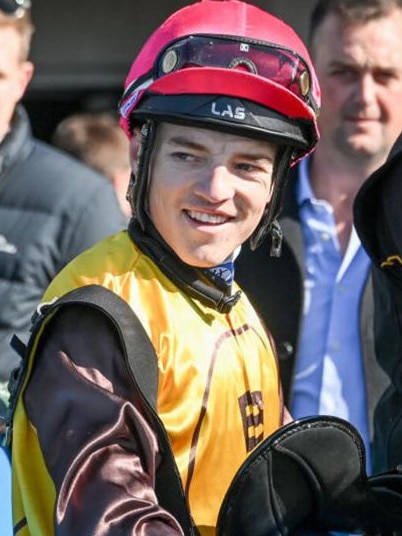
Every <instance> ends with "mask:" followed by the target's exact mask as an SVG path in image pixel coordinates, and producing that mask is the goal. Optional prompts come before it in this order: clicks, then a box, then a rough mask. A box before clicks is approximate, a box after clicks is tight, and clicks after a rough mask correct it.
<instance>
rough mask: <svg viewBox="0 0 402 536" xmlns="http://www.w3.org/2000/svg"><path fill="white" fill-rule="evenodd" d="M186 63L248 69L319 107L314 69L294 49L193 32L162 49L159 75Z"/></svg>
mask: <svg viewBox="0 0 402 536" xmlns="http://www.w3.org/2000/svg"><path fill="white" fill-rule="evenodd" d="M186 67H223V68H225V69H244V70H246V71H249V72H251V73H253V74H256V75H259V76H262V77H263V78H266V79H268V80H272V81H273V82H275V83H277V84H279V85H281V86H283V87H285V88H286V89H288V90H289V91H291V92H292V93H293V94H294V95H296V96H297V97H298V98H300V99H301V100H303V101H304V102H305V103H306V104H307V105H309V106H310V107H311V108H313V110H314V111H315V112H317V111H318V105H317V103H316V102H315V99H314V97H313V94H312V77H311V73H310V69H309V67H308V65H307V64H306V62H305V61H304V60H303V59H302V58H301V57H300V56H299V55H298V54H297V53H296V52H294V51H292V50H289V49H286V48H281V47H277V46H275V45H273V44H269V43H261V42H254V41H250V40H247V39H242V40H238V39H236V38H231V37H228V38H225V37H215V36H198V35H196V36H189V37H186V38H184V39H180V40H178V41H176V42H175V43H173V44H172V45H170V46H169V47H168V48H167V49H165V50H164V51H163V52H162V54H161V55H160V56H159V58H158V60H157V77H158V78H159V77H160V76H163V75H165V74H169V73H171V72H174V71H178V70H180V69H183V68H186Z"/></svg>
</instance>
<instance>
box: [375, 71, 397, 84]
mask: <svg viewBox="0 0 402 536" xmlns="http://www.w3.org/2000/svg"><path fill="white" fill-rule="evenodd" d="M374 78H375V80H376V82H378V83H379V84H382V85H387V84H389V83H390V82H391V81H392V80H396V79H397V78H398V75H397V73H396V72H394V71H386V70H384V71H377V72H375V73H374Z"/></svg>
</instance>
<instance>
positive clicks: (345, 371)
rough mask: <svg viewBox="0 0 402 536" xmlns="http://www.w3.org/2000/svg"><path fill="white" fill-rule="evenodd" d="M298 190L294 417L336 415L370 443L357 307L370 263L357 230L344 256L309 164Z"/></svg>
mask: <svg viewBox="0 0 402 536" xmlns="http://www.w3.org/2000/svg"><path fill="white" fill-rule="evenodd" d="M307 162H308V161H307V159H304V160H303V161H302V162H301V164H300V166H299V170H300V171H299V177H298V186H297V188H298V189H297V195H298V203H299V210H300V217H301V222H302V227H303V236H304V246H305V276H304V311H303V325H302V333H301V342H300V345H299V351H298V355H297V360H296V374H295V378H294V384H293V396H292V406H291V410H292V414H293V416H294V417H295V418H300V417H304V416H308V415H317V414H321V415H335V416H338V417H341V418H344V419H346V420H348V421H349V422H351V423H352V424H353V425H354V426H355V427H356V428H357V429H358V430H359V432H360V434H361V435H362V437H363V440H364V442H365V445H366V450H367V458H368V461H367V466H368V467H370V439H369V423H368V409H367V399H366V386H365V377H364V368H363V357H362V351H361V345H360V328H359V319H360V314H359V304H360V299H361V295H362V291H363V287H364V284H365V282H366V279H367V277H368V273H369V269H370V261H369V258H368V256H367V254H366V253H365V251H364V249H363V248H362V246H361V244H360V241H359V238H358V236H357V234H356V231H355V229H354V227H353V230H352V234H351V237H350V240H349V244H348V247H347V250H346V252H345V255H344V256H342V253H341V251H340V246H339V242H338V238H337V234H336V225H335V220H334V215H333V210H332V207H331V206H330V205H329V203H327V202H326V201H323V200H318V199H316V198H315V197H314V194H313V192H312V189H311V186H310V182H309V177H308V163H307Z"/></svg>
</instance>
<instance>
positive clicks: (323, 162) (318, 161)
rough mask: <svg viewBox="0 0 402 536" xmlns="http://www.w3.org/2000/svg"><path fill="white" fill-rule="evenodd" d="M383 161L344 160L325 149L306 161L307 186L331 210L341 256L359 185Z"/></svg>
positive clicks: (350, 226)
mask: <svg viewBox="0 0 402 536" xmlns="http://www.w3.org/2000/svg"><path fill="white" fill-rule="evenodd" d="M383 161H384V160H381V161H379V160H378V159H376V161H375V162H374V161H373V159H368V158H361V159H359V158H353V159H352V158H348V157H347V156H345V155H341V154H334V153H333V152H331V151H330V150H327V149H326V148H325V147H319V148H317V151H316V152H315V153H314V156H313V157H312V158H311V160H310V167H309V173H310V182H311V187H312V189H313V192H314V195H315V196H316V198H317V199H323V200H325V201H327V203H329V204H330V205H331V206H332V209H333V212H334V218H335V223H336V228H337V234H338V240H339V244H340V248H341V251H342V253H344V252H345V251H346V248H347V245H348V243H349V239H350V234H351V231H352V226H353V203H354V200H355V197H356V195H357V192H358V191H359V190H360V188H361V186H362V184H363V182H364V181H365V180H366V179H367V178H368V177H369V176H370V175H371V173H373V172H374V171H375V170H376V169H377V168H378V167H379V166H380V165H381V164H382V163H383Z"/></svg>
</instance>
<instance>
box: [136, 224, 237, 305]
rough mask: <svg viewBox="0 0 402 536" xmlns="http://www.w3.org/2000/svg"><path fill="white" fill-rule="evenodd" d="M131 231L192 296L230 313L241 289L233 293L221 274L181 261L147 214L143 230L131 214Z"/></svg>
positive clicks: (174, 279)
mask: <svg viewBox="0 0 402 536" xmlns="http://www.w3.org/2000/svg"><path fill="white" fill-rule="evenodd" d="M128 232H129V235H130V236H131V238H132V239H133V241H134V242H135V243H136V244H137V246H138V247H139V248H140V250H141V251H143V252H144V253H146V255H148V256H149V257H150V258H151V259H152V260H153V261H154V262H155V264H156V265H157V266H158V268H160V269H161V270H162V272H163V273H164V274H165V275H167V276H168V277H169V279H171V280H172V281H173V282H174V283H175V284H176V285H177V286H178V287H179V288H180V289H181V290H183V291H184V292H185V293H186V294H188V295H189V296H190V297H192V298H195V299H198V300H199V301H201V302H202V303H204V304H205V305H207V306H208V307H212V308H213V309H215V310H217V311H218V312H219V313H225V314H226V313H230V311H231V309H232V307H234V305H236V303H237V302H238V301H239V299H240V296H241V292H240V291H239V290H238V291H237V292H235V293H234V294H230V287H228V286H227V285H226V284H225V282H224V281H222V280H221V281H219V279H220V278H218V276H216V275H214V274H212V273H208V271H206V270H199V269H197V268H194V267H192V266H189V265H188V264H185V263H184V262H182V261H181V260H180V259H179V257H178V256H177V255H176V254H175V253H174V252H173V251H172V250H171V249H170V248H169V246H168V245H167V244H166V243H165V242H164V241H163V239H162V237H161V236H160V235H159V233H158V232H157V230H156V229H155V227H154V225H153V224H152V222H151V221H150V220H149V218H147V221H146V230H143V229H142V228H141V226H140V224H139V222H138V221H137V220H136V218H132V219H131V221H130V223H129V226H128Z"/></svg>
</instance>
